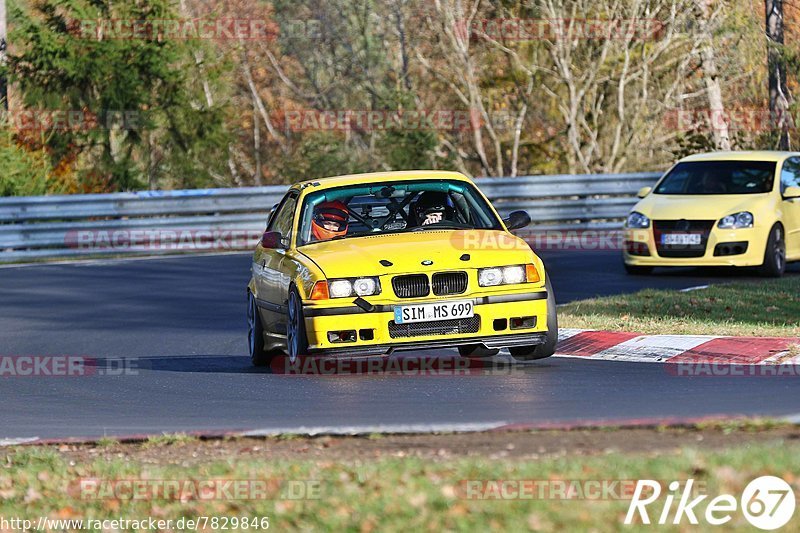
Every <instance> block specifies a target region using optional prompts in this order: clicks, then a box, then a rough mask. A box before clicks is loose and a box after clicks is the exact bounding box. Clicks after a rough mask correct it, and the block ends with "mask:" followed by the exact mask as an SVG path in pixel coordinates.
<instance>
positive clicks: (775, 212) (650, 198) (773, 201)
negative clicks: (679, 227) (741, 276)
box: [623, 151, 800, 267]
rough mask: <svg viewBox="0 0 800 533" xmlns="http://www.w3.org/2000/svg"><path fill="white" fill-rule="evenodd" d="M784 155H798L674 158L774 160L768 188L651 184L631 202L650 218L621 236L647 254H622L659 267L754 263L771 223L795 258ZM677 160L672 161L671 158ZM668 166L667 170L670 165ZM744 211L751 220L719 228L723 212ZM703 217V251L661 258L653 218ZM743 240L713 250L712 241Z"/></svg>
mask: <svg viewBox="0 0 800 533" xmlns="http://www.w3.org/2000/svg"><path fill="white" fill-rule="evenodd" d="M789 158H800V153H793V152H768V151H763V152H714V153H708V154H699V155H694V156H690V157H686V158H684V159H681V160H680V161H679V162H678V163H683V162H697V161H766V162H774V163H776V166H775V177H774V178H775V179H774V183H773V187H772V189H771V190H770V191H769V192H765V193H752V194H700V195H673V194H655V193H653V192H652V191H653V190H655V188H656V187H657V186H658V184H660V183H661V182H662V181H663V179H664V177H666V176H667V175H668V174H669V171H668V172H667V173H665V174H664V176H662V178H661V179H660V180H659V182H658V183H657V184H656V185H655V186H654V187H653V189H652V190H651V191H650V192H649V194H647V196H645V197H644V198H642V199H641V200H639V202H638V203H637V204H636V205H635V206H634V207H633V209H632V210H631V212H638V213H641V214H643V215H645V216H646V217H648V218H649V219H650V221H651V223H650V226H649V227H648V228H645V229H636V228H628V227H627V226H626V227H625V229H624V240H625V241H629V242H633V243H644V244H646V245H647V247H648V250H649V255H632V254H631V253H629V250H628V249H627V246H626V249H624V250H623V259H624V261H625V263H626V264H627V265H630V266H634V267H638V266H641V267H660V266H738V267H747V266H759V265H761V264H762V263H763V262H764V256H765V251H766V248H767V241H768V237H769V236H770V232H771V230H772V228H773V226H775V225H776V224H779V225H781V226H783V229H784V232H785V236H786V260H788V261H795V260H800V201H798V200H797V199H786V198H783V197H782V195H781V190H780V189H781V187H780V181H781V171H782V169H783V165H784V163H785V162H786V161H787V159H789ZM676 164H677V163H676ZM670 170H672V169H670ZM742 211H747V212H750V213H752V215H753V225H752V227H748V228H741V229H722V228H720V227H719V221H720V220H721V219H722V218H723V217H726V216H728V215H733V214H735V213H739V212H742ZM681 220H687V221H688V220H698V221H700V220H706V221H713V226H711V230H710V232H709V234H708V237H707V244H706V248H705V253H704V254H703V255H702V256H700V257H664V256H662V255H660V253H659V251H658V247H657V243H656V236H655V231H654V224H653V221H681ZM742 242H747V243H748V246H747V250H746V251H745V252H744V253H740V254H735V255H727V256H720V255H715V250H716V248H717V245H718V244H719V245H723V246H724V245H726V244H727V243H742Z"/></svg>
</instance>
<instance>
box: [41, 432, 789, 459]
mask: <svg viewBox="0 0 800 533" xmlns="http://www.w3.org/2000/svg"><path fill="white" fill-rule="evenodd" d="M797 439H800V428H798V427H794V426H787V427H778V428H769V429H763V430H747V429H738V430H730V428H706V429H697V428H669V429H616V430H612V429H590V430H571V431H534V432H528V431H508V432H501V431H493V432H485V433H459V434H443V435H381V436H374V437H329V436H326V437H292V438H231V439H216V440H199V439H182V440H180V441H178V442H174V443H168V444H154V443H134V444H120V443H111V444H105V445H86V444H78V445H67V444H64V445H60V446H57V449H58V450H59V452H60V453H61V454H63V455H64V456H65V458H67V459H69V460H70V461H75V462H76V463H83V462H90V461H94V460H97V459H126V460H130V461H135V462H141V463H143V464H153V465H186V466H188V465H194V464H198V463H208V462H215V461H235V460H237V459H264V460H281V459H308V460H321V461H354V460H370V459H380V458H383V457H420V458H425V459H430V460H434V461H435V460H444V459H452V458H457V457H475V456H480V457H488V458H521V459H537V458H540V457H551V456H569V455H577V456H580V455H598V454H609V453H617V452H621V453H639V454H652V455H661V454H668V453H671V452H676V451H677V450H679V449H680V448H682V447H687V446H689V447H695V448H700V449H711V450H719V449H722V448H726V447H729V446H735V445H747V444H748V443H756V442H758V443H764V442H768V441H786V440H797Z"/></svg>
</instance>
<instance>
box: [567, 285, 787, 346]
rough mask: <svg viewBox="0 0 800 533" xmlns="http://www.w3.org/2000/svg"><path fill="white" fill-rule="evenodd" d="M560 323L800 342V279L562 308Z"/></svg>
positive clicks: (627, 297)
mask: <svg viewBox="0 0 800 533" xmlns="http://www.w3.org/2000/svg"><path fill="white" fill-rule="evenodd" d="M558 319H559V326H561V327H562V328H583V329H602V330H611V331H630V332H634V333H650V334H655V333H662V334H679V335H690V334H695V335H737V336H766V337H800V277H797V276H792V277H787V278H783V279H779V280H768V281H761V282H738V283H730V284H722V285H712V286H711V287H709V288H707V289H701V290H695V291H691V292H679V291H672V290H653V289H647V290H643V291H640V292H637V293H634V294H625V295H620V296H606V297H602V298H593V299H589V300H582V301H578V302H573V303H569V304H566V305H563V306H560V307H559V310H558Z"/></svg>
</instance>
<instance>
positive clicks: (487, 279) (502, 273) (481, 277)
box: [478, 265, 538, 287]
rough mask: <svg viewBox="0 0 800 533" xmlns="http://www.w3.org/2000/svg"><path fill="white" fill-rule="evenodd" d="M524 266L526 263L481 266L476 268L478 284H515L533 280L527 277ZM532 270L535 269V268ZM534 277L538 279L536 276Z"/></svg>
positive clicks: (485, 285)
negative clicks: (478, 268) (490, 266)
mask: <svg viewBox="0 0 800 533" xmlns="http://www.w3.org/2000/svg"><path fill="white" fill-rule="evenodd" d="M530 266H533V265H530ZM526 267H527V265H514V266H507V267H492V268H481V269H480V270H478V285H480V286H481V287H495V286H497V285H516V284H518V283H525V282H526V281H533V280H529V279H528V275H527V270H528V269H527V268H526ZM532 270H533V271H535V268H534V269H532ZM536 277H537V279H538V276H536Z"/></svg>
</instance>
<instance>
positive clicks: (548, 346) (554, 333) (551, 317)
mask: <svg viewBox="0 0 800 533" xmlns="http://www.w3.org/2000/svg"><path fill="white" fill-rule="evenodd" d="M544 286H545V288H546V289H547V337H546V338H545V341H544V344H537V345H536V346H516V347H513V348H509V349H508V350H509V351H510V352H511V355H512V356H514V359H516V360H518V361H534V360H536V359H544V358H546V357H550V356H551V355H553V354H554V353H556V345H557V344H558V315H557V314H556V295H555V293H553V286H552V285H551V284H550V278H549V277H548V278H547V280H546V281H545V285H544Z"/></svg>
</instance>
